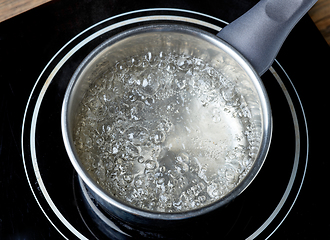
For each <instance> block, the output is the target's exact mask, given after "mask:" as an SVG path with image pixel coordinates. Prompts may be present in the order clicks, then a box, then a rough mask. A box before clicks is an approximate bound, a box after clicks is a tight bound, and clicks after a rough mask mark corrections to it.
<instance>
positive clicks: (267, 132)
mask: <svg viewBox="0 0 330 240" xmlns="http://www.w3.org/2000/svg"><path fill="white" fill-rule="evenodd" d="M155 31H161V32H164V31H168V32H179V33H186V34H190V35H194V36H202V38H203V39H204V40H206V41H208V42H210V43H211V44H213V45H215V46H217V47H219V48H221V49H222V50H223V51H225V52H226V53H228V54H229V55H231V56H232V57H233V59H235V60H236V62H238V64H239V65H240V66H241V67H242V68H243V69H244V70H245V72H246V73H247V75H248V76H249V77H250V78H251V81H252V82H253V84H254V86H255V88H256V90H257V93H258V96H259V98H260V105H261V108H262V113H263V114H262V129H263V131H262V137H261V142H260V148H259V151H258V155H257V157H256V159H255V162H254V163H253V165H252V167H251V169H250V170H249V172H248V173H247V174H246V176H245V177H244V179H243V180H242V181H241V182H240V183H239V184H238V185H237V186H236V187H234V189H233V190H231V191H230V192H229V193H227V194H226V195H225V196H224V197H222V198H220V199H218V200H217V201H215V202H213V203H211V204H209V205H206V206H203V207H200V208H196V209H193V210H189V211H182V212H174V213H169V212H152V211H149V210H143V209H140V208H137V207H134V206H132V205H129V204H126V203H124V202H122V201H120V200H117V199H115V198H113V197H111V196H110V195H109V194H107V193H106V192H105V191H104V190H103V189H102V188H101V187H100V186H99V185H98V184H97V183H96V182H95V181H94V180H93V179H91V177H90V176H89V174H88V173H87V171H86V170H85V169H84V167H83V166H82V164H81V163H80V161H79V160H78V159H79V158H78V155H77V153H76V151H75V149H74V144H73V140H72V136H71V134H70V133H69V131H68V130H69V127H68V125H69V122H68V111H69V109H68V108H69V103H70V97H71V93H72V90H73V88H74V86H75V83H76V82H77V80H78V79H79V76H80V75H81V74H82V72H83V71H84V69H85V67H86V66H87V65H88V64H89V63H90V62H91V61H92V60H93V59H94V58H95V57H96V56H97V55H98V54H99V53H101V52H102V51H103V50H104V49H105V48H107V47H108V46H110V45H112V44H114V43H116V42H119V41H120V40H123V39H125V38H127V37H129V36H133V35H136V34H142V33H147V32H155ZM61 130H62V137H63V141H64V145H65V148H66V151H67V153H68V156H69V159H70V161H71V163H72V165H73V167H74V169H75V170H76V171H77V173H78V175H79V176H80V177H81V178H82V180H83V182H84V183H85V184H86V185H87V186H88V187H89V188H90V189H91V190H92V191H93V192H94V193H95V194H97V196H98V197H100V198H101V199H102V200H103V201H104V202H105V203H106V204H110V205H112V207H115V208H118V209H120V210H122V211H125V212H128V213H130V214H133V215H138V216H141V217H144V218H148V219H157V220H182V219H188V218H191V217H195V216H199V215H203V214H205V213H208V212H210V211H213V210H215V209H217V208H219V207H221V206H224V205H226V204H227V203H229V202H230V201H231V200H233V199H234V198H236V197H237V196H238V195H240V193H242V192H243V191H244V190H245V189H246V188H247V187H248V186H249V185H250V183H251V182H252V181H253V180H254V178H255V177H256V175H257V174H258V172H259V171H260V169H261V167H262V165H263V163H264V161H265V159H266V156H267V153H268V150H269V147H270V142H271V135H272V116H271V108H270V103H269V99H268V96H267V92H266V90H265V87H264V85H263V83H262V81H261V79H260V77H259V75H258V74H257V72H256V71H255V70H254V69H253V67H252V66H251V64H250V63H249V62H248V61H247V60H246V59H245V58H244V57H243V56H242V55H241V54H240V53H239V52H238V51H237V50H236V49H234V48H233V47H232V46H230V45H229V44H228V43H226V42H225V41H223V40H222V39H220V38H218V37H216V36H215V35H212V34H210V33H208V32H206V31H204V30H201V29H198V28H195V27H191V26H186V25H181V24H172V23H170V24H169V23H167V24H152V25H145V26H142V27H135V28H132V29H128V30H126V31H124V32H121V33H119V34H117V35H115V36H113V37H111V38H109V39H108V40H106V41H104V42H103V43H102V44H100V45H99V46H98V47H96V48H95V49H94V50H93V51H92V52H90V53H89V54H88V56H87V57H86V58H85V59H84V60H83V61H82V63H81V64H80V65H79V67H78V68H77V69H76V70H75V72H74V74H73V76H72V78H71V79H70V82H69V85H68V87H67V90H66V92H65V96H64V100H63V104H62V112H61Z"/></svg>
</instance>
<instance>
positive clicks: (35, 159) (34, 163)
mask: <svg viewBox="0 0 330 240" xmlns="http://www.w3.org/2000/svg"><path fill="white" fill-rule="evenodd" d="M157 10H167V11H178V12H180V11H181V12H188V13H194V14H197V15H201V16H206V17H209V18H212V19H216V20H217V21H220V22H222V23H226V22H224V21H222V20H220V19H217V18H214V17H212V16H209V15H206V14H201V13H198V12H194V11H189V10H180V9H168V8H155V9H143V10H137V11H132V12H128V13H123V14H120V15H116V16H114V17H110V18H108V19H105V20H103V21H101V22H98V23H96V24H94V25H93V26H91V27H89V28H87V29H85V30H84V31H83V32H81V33H79V34H78V35H76V36H75V37H74V38H72V39H71V40H70V41H69V42H68V43H67V44H65V45H64V46H63V47H62V48H61V49H60V50H59V51H58V52H57V53H56V54H55V55H54V56H53V58H52V59H51V60H50V61H49V62H48V64H47V65H46V67H45V68H44V69H43V71H42V72H41V74H40V75H39V77H38V79H37V81H36V83H35V85H34V87H33V89H32V92H31V95H30V97H29V99H28V102H27V106H26V109H25V112H24V118H23V125H22V141H21V143H22V156H23V163H24V168H25V173H26V175H27V178H28V182H29V185H30V188H31V190H32V192H33V195H34V197H35V199H36V200H37V202H38V204H39V207H40V208H41V210H42V211H43V213H44V214H45V216H46V217H47V218H48V220H49V221H50V222H51V224H52V225H53V226H54V227H55V228H56V226H55V225H54V224H53V223H52V221H51V220H50V219H49V217H48V216H47V214H46V213H45V211H44V210H43V208H42V206H41V205H40V203H39V201H38V199H37V197H36V196H35V193H34V191H33V188H32V186H31V183H30V180H29V177H28V173H27V169H26V166H25V158H24V149H23V144H24V141H23V134H24V124H25V120H26V113H27V110H28V106H29V103H30V101H31V98H32V95H33V93H34V91H35V88H36V86H37V84H38V82H39V80H40V79H41V77H42V75H43V74H44V72H45V71H46V69H47V68H48V66H49V65H50V64H51V63H52V61H53V60H54V59H55V58H56V56H58V55H59V54H60V52H61V51H63V49H64V48H66V47H67V46H68V45H69V44H70V43H71V42H73V41H74V40H75V39H77V38H78V37H79V36H81V35H82V34H83V33H85V32H87V31H88V30H90V29H92V28H93V27H95V26H98V25H100V24H102V23H104V22H106V21H109V20H111V19H114V18H118V17H120V16H125V15H128V14H133V13H138V12H146V11H157ZM153 17H154V19H152V18H153ZM162 17H164V18H166V19H164V18H162ZM161 18H162V19H161ZM139 19H140V21H149V20H150V21H151V20H158V19H161V20H179V21H188V22H189V20H192V21H191V22H192V23H195V24H200V23H201V22H203V21H199V20H196V19H193V18H187V17H180V16H171V15H154V16H148V17H140V18H135V19H134V18H133V19H129V20H125V21H122V22H119V23H116V24H113V25H110V26H108V27H106V28H103V29H101V30H99V31H98V32H96V33H94V34H92V35H91V36H89V37H87V38H86V39H84V40H83V41H81V42H80V43H79V44H78V45H76V46H75V47H74V48H73V49H71V51H69V53H68V54H66V55H65V56H64V57H63V58H62V59H61V61H60V62H59V63H58V64H57V65H56V67H55V68H54V70H53V71H52V73H51V74H50V75H49V77H48V78H47V80H46V82H45V84H44V86H43V88H42V90H41V92H40V94H39V96H38V100H37V103H36V105H35V108H34V112H33V118H32V123H31V133H30V141H31V142H32V143H33V144H31V148H30V149H31V155H32V161H33V168H34V171H35V174H36V177H37V181H38V183H39V185H40V187H41V190H42V192H43V194H44V196H45V198H46V200H47V202H48V204H49V205H50V206H51V208H52V210H53V211H54V213H55V214H56V215H57V217H59V218H60V219H61V220H64V224H65V225H66V227H68V228H69V229H70V230H71V231H72V232H73V233H75V234H78V235H76V236H79V237H81V238H85V237H84V236H82V235H81V234H80V233H79V232H78V231H77V230H76V229H75V228H74V227H73V226H72V225H71V224H70V223H68V222H67V220H66V219H65V218H64V217H63V216H62V214H61V213H60V212H59V211H58V209H57V208H56V206H55V205H54V204H53V202H52V200H51V198H50V197H49V195H48V192H47V190H46V188H45V186H44V184H43V182H42V178H41V175H40V172H39V169H38V163H37V157H36V152H35V130H36V122H37V117H38V112H39V109H40V105H41V102H42V99H43V97H44V95H45V93H46V90H47V88H48V86H49V84H50V83H51V81H52V79H53V77H54V76H55V75H56V73H57V72H58V70H59V69H60V68H61V67H62V66H63V65H64V63H65V62H66V61H67V60H68V59H69V58H70V57H71V56H72V55H73V54H74V53H75V52H76V51H77V50H79V49H80V48H81V47H82V46H84V45H85V44H87V43H88V42H89V41H91V40H92V39H94V38H96V37H98V36H100V35H102V34H104V33H106V32H108V31H110V30H112V29H115V28H118V27H120V26H124V25H127V24H131V23H136V22H137V21H136V20H139ZM203 23H206V24H207V26H208V27H210V28H214V30H216V31H219V30H220V29H221V28H220V27H218V26H215V25H213V24H209V23H207V22H203ZM276 62H277V61H276ZM277 63H278V62H277ZM278 64H279V63H278ZM279 66H280V68H281V69H282V70H283V72H284V73H285V75H286V76H287V77H288V75H287V73H286V72H285V71H284V69H283V68H282V66H281V65H280V64H279ZM288 79H289V77H288ZM289 81H290V83H291V85H292V87H293V88H294V86H293V84H292V82H291V80H290V79H289ZM294 91H295V93H296V95H297V97H298V100H299V103H300V106H301V108H302V111H303V107H302V104H301V101H300V98H299V96H298V94H297V92H296V89H295V88H294ZM289 98H290V97H289ZM291 102H292V101H291ZM292 114H293V113H292ZM303 116H304V121H305V124H306V132H307V123H306V118H305V114H304V111H303ZM294 118H295V119H296V117H294ZM294 121H296V122H297V120H294ZM295 126H296V125H295ZM295 130H296V129H295ZM298 131H299V129H298ZM307 142H308V134H307ZM307 146H309V144H308V143H307ZM32 147H33V149H32ZM296 152H297V150H296ZM307 153H308V149H307ZM295 158H296V159H295V164H296V160H297V158H299V153H298V155H297V154H296V156H295ZM307 158H308V154H307V157H306V165H305V170H304V174H303V179H302V182H301V184H300V188H299V190H298V193H297V195H296V198H295V200H294V202H293V203H292V206H291V207H290V209H289V211H288V213H287V214H286V215H285V217H284V219H283V220H282V221H281V222H280V224H279V225H278V226H277V227H276V229H277V228H278V227H279V226H280V225H281V224H282V222H283V221H284V220H285V218H286V216H287V215H288V214H289V212H290V210H291V208H292V207H293V205H294V203H295V201H296V199H297V197H298V194H299V192H300V189H301V186H302V184H303V180H304V177H305V172H306V169H307ZM294 172H295V173H296V170H295V171H294ZM295 173H294V174H293V173H292V175H291V178H290V181H289V184H288V186H287V189H286V191H285V194H284V195H283V197H282V199H281V201H280V203H279V204H278V206H277V208H276V209H275V210H274V212H273V213H272V215H271V216H270V217H269V218H268V219H267V220H266V222H265V223H264V224H263V225H262V226H261V227H260V228H259V229H258V230H257V231H256V232H255V233H254V234H252V235H251V236H250V237H249V238H248V239H253V238H254V237H256V236H258V235H259V233H260V232H261V231H263V230H264V229H265V228H266V227H267V226H268V225H269V224H270V222H271V221H272V220H273V219H274V218H275V217H276V215H277V213H278V211H279V210H280V209H281V207H282V206H283V204H284V202H285V201H286V199H287V197H288V194H289V193H290V190H291V188H292V184H293V181H294V178H295V176H293V175H295ZM283 200H284V202H283ZM278 208H279V209H278ZM277 210H278V211H277ZM275 212H276V213H275ZM62 222H63V221H62ZM56 229H57V228H56ZM276 229H275V230H274V231H273V232H275V231H276ZM57 230H58V229H57ZM58 231H59V230H58ZM59 232H60V231H59ZM273 232H272V233H271V234H270V235H269V236H268V238H269V237H270V236H271V235H272V234H273ZM60 233H61V232H60ZM61 234H62V233H61ZM62 236H63V237H65V236H64V235H63V234H62ZM251 237H252V238H251Z"/></svg>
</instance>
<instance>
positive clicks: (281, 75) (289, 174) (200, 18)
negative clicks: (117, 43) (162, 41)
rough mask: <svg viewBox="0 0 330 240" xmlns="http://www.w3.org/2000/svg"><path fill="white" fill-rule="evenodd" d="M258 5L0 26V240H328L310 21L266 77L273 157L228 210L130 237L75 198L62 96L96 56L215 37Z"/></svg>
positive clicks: (57, 6) (320, 89) (86, 13)
mask: <svg viewBox="0 0 330 240" xmlns="http://www.w3.org/2000/svg"><path fill="white" fill-rule="evenodd" d="M255 2H256V1H217V2H213V1H203V2H196V1H193V2H189V1H173V2H172V1H167V2H166V3H165V2H164V3H163V2H157V1H152V2H151V1H150V2H147V1H143V2H136V1H128V0H127V1H124V0H122V1H111V2H110V1H97V2H95V1H70V2H68V1H53V2H51V3H48V4H45V5H43V6H41V7H38V8H37V9H34V10H32V11H30V12H27V13H25V14H22V15H20V16H18V17H15V18H13V19H10V20H7V21H5V22H3V23H1V24H0V54H1V55H0V56H1V57H0V64H1V65H0V66H1V68H0V69H1V71H0V79H1V85H2V86H1V130H2V131H1V138H0V139H1V142H0V153H1V177H0V179H1V190H2V194H1V202H2V203H3V204H2V207H1V208H0V214H1V215H0V238H1V239H2V238H4V239H61V238H63V239H75V238H81V239H106V238H109V239H137V238H147V239H154V238H165V239H166V238H170V239H175V238H177V239H201V238H202V237H206V238H213V237H214V236H217V238H219V239H220V238H221V239H254V238H256V239H321V237H322V238H324V236H326V234H328V232H327V231H326V229H327V228H329V227H330V222H329V221H328V222H327V220H324V216H323V215H325V216H326V215H327V214H329V213H330V211H329V207H328V204H327V200H326V198H329V197H327V195H326V191H325V190H326V189H327V188H326V182H327V177H326V176H327V168H328V167H329V163H328V161H327V160H326V159H327V157H326V149H327V148H326V146H325V143H324V144H323V143H322V142H324V140H323V139H324V138H325V139H326V137H327V133H326V131H327V128H326V127H324V126H326V125H325V124H326V121H324V120H325V119H326V116H324V115H325V113H326V111H325V109H327V108H326V103H327V102H326V99H325V98H324V96H326V95H325V89H326V86H325V85H324V84H322V83H326V80H327V78H329V77H328V75H327V68H328V67H327V66H330V64H329V57H328V56H329V55H330V50H329V47H328V46H327V45H326V43H325V41H324V40H323V39H322V37H321V36H320V34H319V33H318V31H317V29H316V28H315V26H314V25H313V23H312V22H311V20H310V19H309V18H308V16H306V17H304V18H303V19H302V20H301V22H300V23H298V25H297V26H296V28H295V29H294V30H293V31H292V33H291V34H290V36H289V37H288V39H287V41H286V42H285V44H284V45H283V48H282V49H281V51H280V53H279V55H278V57H277V60H276V61H275V62H274V64H273V66H272V67H271V68H270V69H269V70H268V71H267V72H266V73H265V74H264V75H263V76H262V80H263V82H264V85H265V87H266V90H267V92H268V95H269V98H270V102H271V107H272V114H273V124H274V126H273V136H272V143H271V147H270V150H269V153H268V156H267V159H266V161H265V163H264V165H263V167H262V170H261V171H260V173H259V174H258V176H257V177H256V179H255V180H254V181H253V183H252V184H251V185H250V186H249V187H248V188H247V189H246V190H245V191H244V192H243V193H242V194H241V195H240V196H239V197H237V198H236V199H235V200H234V201H232V202H231V203H230V204H229V205H228V206H226V208H222V209H219V210H217V211H215V212H213V213H210V214H207V215H205V216H203V218H202V219H200V220H199V221H196V222H193V223H190V225H189V226H183V227H180V228H179V229H172V230H171V232H166V231H156V230H152V229H151V230H141V229H138V228H136V227H134V226H128V225H127V224H125V223H122V222H119V221H118V220H117V219H115V218H113V217H112V216H110V215H108V214H107V213H106V212H104V211H103V210H102V209H101V208H100V207H99V206H98V204H97V203H95V202H93V199H91V198H89V195H88V192H87V191H86V190H85V189H84V188H83V189H82V190H81V188H80V185H79V181H80V180H79V178H78V176H77V174H76V173H75V171H74V169H73V167H72V165H71V162H70V161H69V158H68V156H67V154H66V151H65V148H64V144H63V140H62V135H61V126H60V115H61V105H62V101H63V96H64V92H65V90H66V87H67V84H68V82H69V80H70V77H71V76H72V74H73V72H74V71H75V69H76V67H77V66H78V65H79V63H80V62H81V61H82V60H83V58H84V57H85V56H86V55H87V54H88V53H89V52H90V51H91V50H93V49H94V48H95V47H96V46H97V45H98V44H100V43H101V42H103V41H104V40H106V39H107V38H109V37H111V36H113V35H114V34H116V33H118V32H120V31H122V30H125V29H127V28H130V27H134V26H141V25H144V24H149V23H153V22H176V23H180V24H189V25H193V26H195V27H198V28H201V29H203V30H206V31H209V32H211V33H214V34H215V33H216V32H217V31H219V30H220V29H221V28H222V27H224V26H225V25H226V24H227V23H228V22H231V21H232V20H234V19H235V18H237V17H238V16H240V15H241V14H243V13H244V12H245V11H246V10H248V9H249V8H250V7H252V6H253V4H255ZM327 58H328V59H327ZM323 85H324V86H323ZM320 119H324V120H323V121H320ZM323 133H325V134H323ZM320 136H324V137H323V138H322V141H321V140H320ZM93 219H98V220H99V219H101V220H102V219H103V221H101V222H102V224H99V223H98V224H96V222H95V221H94V220H93ZM325 219H326V218H325Z"/></svg>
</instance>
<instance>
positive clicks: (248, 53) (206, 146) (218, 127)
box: [61, 0, 316, 227]
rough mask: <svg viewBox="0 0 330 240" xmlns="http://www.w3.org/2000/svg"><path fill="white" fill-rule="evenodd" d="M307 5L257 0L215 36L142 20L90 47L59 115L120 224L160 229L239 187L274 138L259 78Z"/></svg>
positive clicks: (79, 167)
mask: <svg viewBox="0 0 330 240" xmlns="http://www.w3.org/2000/svg"><path fill="white" fill-rule="evenodd" d="M314 2H316V1H314V0H313V1H307V0H305V1H303V0H302V1H284V0H268V1H267V0H263V1H260V2H259V3H258V4H257V5H256V6H254V7H253V8H252V9H251V10H250V11H248V12H247V13H246V14H244V15H243V16H242V17H240V18H239V19H237V20H236V21H234V22H233V23H231V24H229V25H228V26H227V27H225V28H224V29H222V30H221V31H220V32H219V33H218V34H217V35H216V36H215V35H212V34H210V33H208V32H206V31H203V30H200V29H197V28H195V27H192V26H187V25H182V24H172V23H170V24H152V25H145V26H141V27H137V28H132V29H128V30H126V31H124V32H121V33H119V34H117V35H115V36H113V37H111V38H110V39H108V40H106V41H105V42H103V43H102V44H101V45H99V46H98V47H97V48H96V49H95V50H93V51H92V52H91V53H90V54H89V55H88V56H87V57H86V58H85V59H84V60H83V62H82V63H81V64H80V66H79V67H78V68H77V69H76V71H75V73H74V75H73V76H72V78H71V80H70V82H69V85H68V87H67V90H66V93H65V97H64V101H63V107H62V119H61V123H62V134H63V139H64V144H65V148H66V150H67V153H68V155H69V158H70V160H71V162H72V164H73V167H74V168H75V170H76V171H77V173H78V175H79V176H80V177H81V179H82V180H83V182H84V184H85V185H86V187H87V188H88V190H89V192H90V193H91V195H92V196H93V198H94V199H95V201H97V202H98V203H99V204H100V205H101V206H102V207H103V208H104V209H106V211H108V212H109V213H111V214H112V215H114V216H116V217H118V218H120V219H122V220H124V221H126V222H129V223H132V224H138V225H141V226H147V227H155V226H157V227H162V226H168V225H172V224H177V223H179V222H181V221H185V220H187V219H193V218H196V217H198V216H201V215H204V214H206V213H208V212H211V211H213V210H215V209H218V208H220V207H223V206H224V205H226V204H228V203H229V202H230V201H231V200H233V199H234V198H236V197H237V196H238V195H240V193H241V192H242V191H244V190H245V189H246V188H247V187H248V185H249V184H250V183H251V182H252V180H253V179H254V178H255V177H256V175H257V173H258V172H259V170H260V169H261V167H262V165H263V163H264V161H265V159H266V155H267V152H268V149H269V147H270V143H271V133H272V116H271V107H270V102H269V99H268V96H267V93H266V90H265V88H264V86H263V83H262V81H261V79H260V76H261V75H262V74H263V73H264V72H265V71H266V70H267V69H268V68H269V67H270V65H271V63H272V61H273V60H274V58H275V56H276V55H277V52H278V51H279V49H280V47H281V45H282V43H283V41H284V40H285V38H286V36H287V35H288V33H289V32H290V31H291V29H292V28H293V27H294V25H295V24H296V23H297V22H298V21H299V19H300V18H301V17H302V16H303V15H304V14H305V13H306V12H307V10H308V9H309V8H310V7H311V6H312V5H313V3H314Z"/></svg>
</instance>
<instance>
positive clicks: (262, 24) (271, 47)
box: [217, 0, 317, 76]
mask: <svg viewBox="0 0 330 240" xmlns="http://www.w3.org/2000/svg"><path fill="white" fill-rule="evenodd" d="M316 2H317V0H261V1H260V2H258V3H257V4H256V5H255V6H254V7H253V8H251V9H250V10H249V11H248V12H246V13H245V14H244V15H242V16H241V17H239V18H238V19H236V20H235V21H233V22H232V23H230V24H229V25H228V26H226V27H224V28H223V29H222V30H221V31H220V32H219V33H218V34H217V36H218V37H220V38H221V39H223V40H225V41H226V42H227V43H229V44H230V45H232V46H233V47H234V48H236V49H237V50H238V51H239V52H240V53H241V54H242V55H243V56H244V57H245V58H246V59H247V60H248V61H249V62H250V63H251V65H252V66H253V67H254V69H255V70H256V71H257V72H258V73H259V75H260V76H261V75H262V74H263V73H264V72H266V70H267V69H268V68H269V67H270V66H271V64H272V63H273V61H274V59H275V57H276V55H277V53H278V51H279V50H280V48H281V46H282V44H283V42H284V40H285V39H286V37H287V36H288V35H289V33H290V32H291V30H292V28H293V27H294V26H295V25H296V24H297V22H298V21H299V20H300V19H301V18H302V17H303V16H304V15H305V14H306V12H307V11H308V10H309V9H310V8H311V7H312V6H313V5H314V4H315V3H316Z"/></svg>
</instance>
